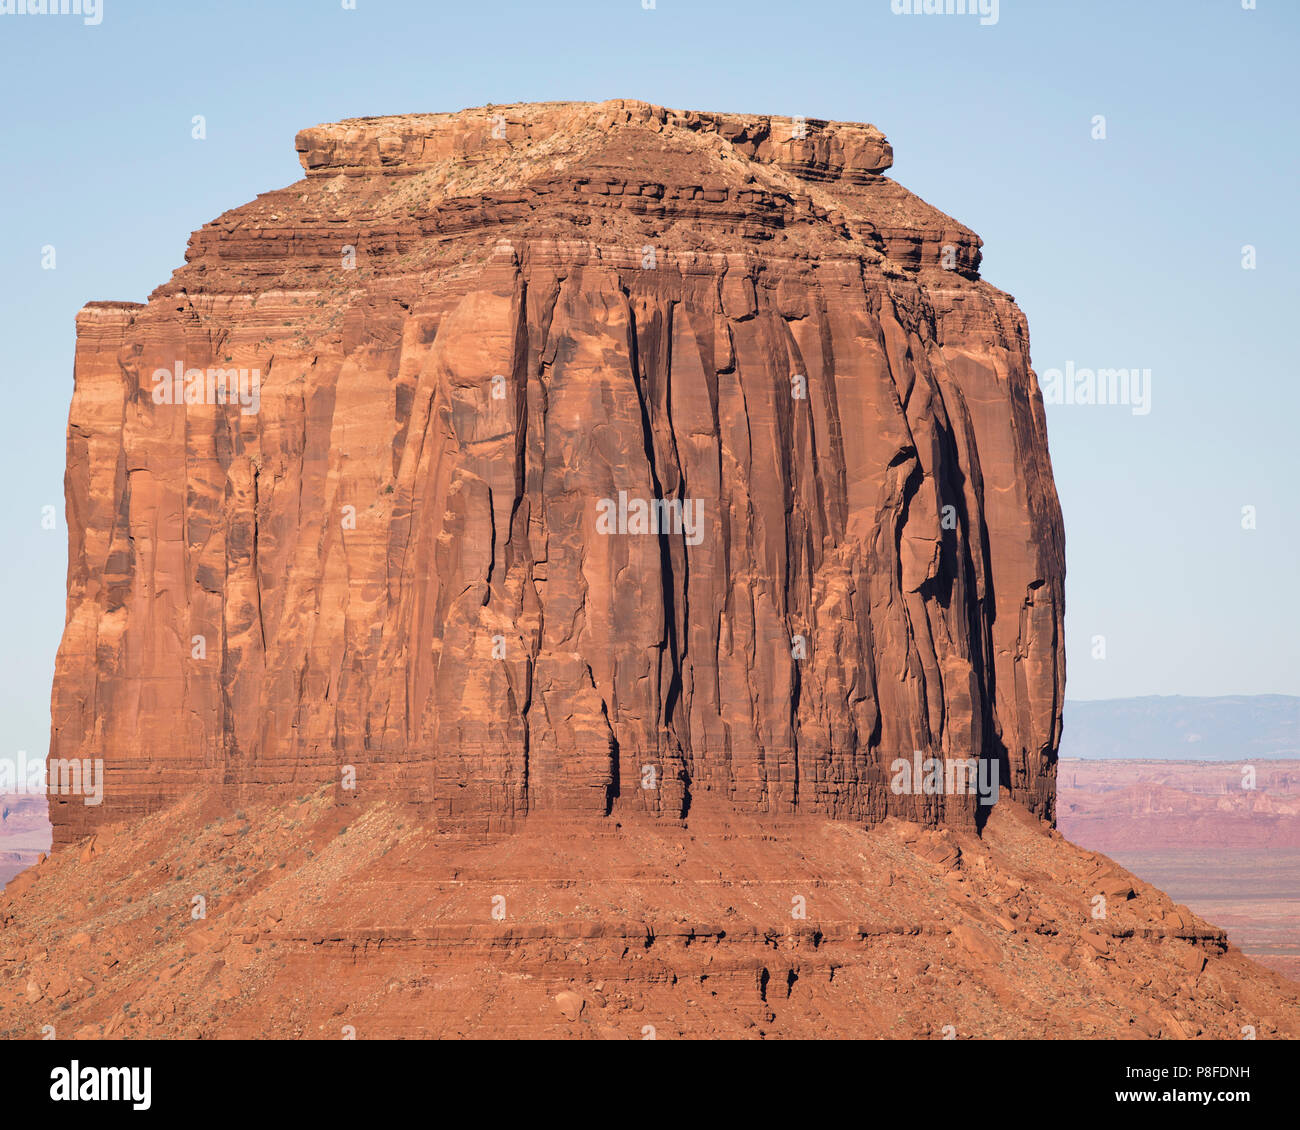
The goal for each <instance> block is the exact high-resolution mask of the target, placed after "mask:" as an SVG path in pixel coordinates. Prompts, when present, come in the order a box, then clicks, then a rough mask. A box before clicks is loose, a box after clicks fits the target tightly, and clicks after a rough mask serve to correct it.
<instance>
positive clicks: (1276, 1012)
mask: <svg viewBox="0 0 1300 1130" xmlns="http://www.w3.org/2000/svg"><path fill="white" fill-rule="evenodd" d="M689 824H690V828H689V830H685V829H683V828H681V827H680V826H677V825H675V824H672V823H669V822H667V821H662V820H657V821H656V820H648V819H635V820H629V821H619V820H609V819H603V818H600V817H590V816H586V817H575V816H573V815H571V814H564V815H562V816H557V817H544V816H542V817H536V818H530V819H529V820H527V821H522V822H521V825H522V826H521V827H520V828H519V829H518V830H516V831H515V832H513V833H493V834H487V835H484V834H481V833H477V834H466V833H455V832H446V831H440V830H439V829H438V828H436V827H435V826H433V825H432V824H431V823H430V822H429V821H425V820H417V819H412V813H411V810H410V807H409V806H407V805H403V804H401V803H400V802H398V801H395V800H391V799H383V800H375V801H369V802H366V801H361V800H357V801H355V802H352V803H346V804H340V803H338V802H337V800H336V798H335V796H334V793H333V789H332V788H331V787H328V786H324V787H322V788H321V789H319V790H318V791H317V792H316V793H314V794H312V795H310V796H303V797H300V798H291V799H289V800H287V801H286V802H284V803H282V804H272V803H271V802H269V801H263V802H261V803H254V804H250V805H249V806H248V807H247V809H245V810H241V811H240V812H238V813H235V814H230V813H229V812H228V809H227V806H226V803H225V800H224V798H223V797H222V796H221V795H220V791H219V790H204V791H202V792H200V793H197V794H195V795H192V796H189V797H187V798H185V799H184V800H183V801H181V802H179V803H177V804H175V805H172V806H170V807H169V808H167V809H165V810H163V811H160V812H158V813H156V814H154V815H152V816H148V817H144V818H142V819H140V820H137V821H135V822H133V823H130V824H126V825H121V826H117V827H106V828H102V829H101V830H100V831H99V832H98V833H97V834H96V835H95V836H94V837H92V838H89V839H87V840H86V842H85V843H83V844H82V845H81V846H80V847H79V848H73V849H68V850H64V851H60V852H56V853H54V855H53V856H52V857H51V858H50V859H48V860H47V861H46V862H44V863H43V864H41V865H40V866H39V867H36V868H34V869H32V870H30V871H28V872H26V873H24V874H23V875H21V876H20V877H19V878H18V879H16V880H15V881H14V882H13V883H11V884H10V886H9V888H8V889H7V890H6V891H5V892H4V893H3V895H0V943H2V944H0V1036H3V1037H6V1038H14V1039H33V1040H37V1039H41V1038H42V1036H43V1035H48V1032H47V1027H53V1029H54V1033H55V1035H56V1036H57V1037H59V1038H69V1037H72V1038H81V1039H88V1038H98V1037H108V1038H111V1039H126V1038H141V1037H144V1038H148V1037H176V1036H181V1037H191V1038H203V1039H229V1038H240V1037H243V1038H252V1039H264V1038H314V1039H344V1038H348V1037H349V1036H354V1037H355V1038H356V1039H359V1040H366V1039H384V1038H420V1037H448V1038H454V1037H544V1038H553V1037H560V1038H574V1039H634V1040H641V1039H647V1038H651V1037H653V1038H656V1039H671V1038H677V1037H688V1038H690V1037H732V1038H780V1037H822V1038H825V1037H828V1036H837V1037H842V1038H847V1037H859V1038H880V1037H898V1038H917V1039H927V1038H928V1039H935V1040H941V1039H948V1038H952V1039H959V1040H963V1039H972V1038H996V1037H1018V1038H1022V1039H1077V1038H1080V1037H1096V1038H1129V1039H1148V1038H1151V1039H1196V1038H1200V1039H1218V1040H1234V1041H1235V1040H1239V1039H1241V1038H1243V1036H1247V1035H1252V1034H1253V1035H1254V1036H1255V1037H1256V1038H1258V1039H1276V1038H1291V1039H1295V1038H1297V1037H1300V986H1297V985H1295V984H1292V983H1289V982H1286V981H1284V980H1283V979H1282V978H1281V977H1279V976H1278V975H1277V974H1275V973H1271V972H1269V971H1267V970H1264V969H1261V968H1260V967H1259V966H1258V965H1256V964H1254V963H1253V962H1251V961H1249V960H1247V959H1246V958H1245V957H1243V956H1242V955H1241V954H1240V953H1239V952H1238V951H1237V950H1236V949H1235V948H1234V947H1233V946H1231V945H1229V944H1228V941H1227V939H1226V938H1225V936H1224V934H1223V931H1222V930H1219V929H1217V928H1215V927H1214V926H1211V925H1209V924H1208V923H1206V922H1204V921H1202V920H1201V919H1200V918H1198V917H1197V916H1196V915H1195V914H1193V913H1192V912H1191V911H1189V910H1188V909H1187V908H1186V907H1184V906H1177V905H1175V904H1174V902H1173V900H1171V899H1170V898H1169V897H1168V896H1167V895H1164V894H1162V893H1161V892H1159V891H1157V890H1154V889H1153V888H1151V887H1150V886H1148V885H1147V884H1145V883H1143V882H1142V881H1141V880H1139V879H1137V878H1135V877H1134V876H1133V875H1130V874H1128V873H1127V872H1126V871H1124V870H1123V868H1121V867H1119V866H1117V865H1116V864H1115V863H1114V862H1112V861H1111V860H1109V859H1107V858H1105V857H1104V856H1099V855H1096V854H1094V853H1092V852H1086V851H1083V850H1082V849H1080V848H1077V847H1075V846H1073V845H1072V844H1070V843H1068V842H1066V841H1065V840H1064V839H1063V838H1062V837H1061V836H1060V834H1059V833H1057V832H1056V831H1054V830H1053V829H1051V828H1050V827H1049V826H1048V825H1047V824H1045V823H1044V822H1042V821H1040V820H1039V819H1037V818H1036V817H1034V816H1031V815H1030V814H1029V813H1028V812H1027V811H1026V810H1025V809H1023V808H1022V807H1021V806H1020V805H1019V804H1018V803H1016V802H1014V801H1005V800H1004V801H1003V802H1002V803H999V804H998V805H997V806H996V807H995V808H994V810H993V813H992V815H991V817H990V819H989V820H988V822H987V824H986V826H985V827H984V829H983V830H982V834H979V835H976V834H975V833H974V832H972V831H969V830H961V829H955V830H954V829H949V828H925V827H923V826H920V825H918V824H916V823H913V822H906V821H900V820H896V819H888V820H886V821H883V822H881V823H879V824H877V825H875V826H873V827H872V828H870V829H867V828H863V827H861V826H858V825H856V824H854V823H851V822H849V821H832V820H826V819H817V818H813V817H807V816H795V817H791V818H774V817H767V816H764V817H755V816H736V815H726V816H724V815H722V814H719V816H718V818H717V819H716V820H705V819H701V818H699V817H697V816H692V818H691V819H690V821H689ZM557 825H558V826H557ZM1099 899H1100V900H1102V901H1100V902H1099V901H1098V900H1099ZM199 900H201V901H199ZM1099 909H1101V910H1104V912H1105V913H1104V916H1102V917H1098V910H1099ZM200 912H201V915H200Z"/></svg>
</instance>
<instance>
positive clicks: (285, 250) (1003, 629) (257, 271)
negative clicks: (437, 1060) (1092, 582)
mask: <svg viewBox="0 0 1300 1130" xmlns="http://www.w3.org/2000/svg"><path fill="white" fill-rule="evenodd" d="M297 148H298V151H299V154H300V156H301V158H302V162H303V165H304V168H305V170H306V177H305V179H303V180H302V181H299V182H298V183H296V184H293V185H291V186H289V187H288V188H285V189H282V190H280V191H277V192H271V193H267V194H265V195H262V196H259V197H258V198H257V200H255V201H253V202H252V203H250V204H247V205H244V206H243V207H240V208H236V209H235V210H233V211H231V212H229V213H227V214H226V215H224V216H222V217H220V218H219V219H217V220H216V221H214V222H213V223H211V224H208V225H206V226H205V227H204V228H202V229H201V230H199V231H198V232H196V233H195V234H194V236H193V238H192V239H191V242H190V246H189V250H188V252H187V254H186V265H185V266H184V267H182V268H181V269H180V270H178V271H177V272H176V273H175V275H174V276H173V277H172V279H171V281H170V282H168V283H166V284H165V285H163V286H162V287H160V288H159V289H158V290H157V291H155V292H154V293H153V295H151V296H150V299H149V301H148V303H146V304H144V305H136V304H130V303H92V304H91V305H90V306H88V307H86V309H85V310H83V311H82V313H81V314H80V316H79V318H78V344H77V361H76V387H75V392H74V395H73V402H72V408H71V413H70V419H69V427H68V472H67V509H68V525H69V530H70V557H69V578H68V589H69V593H68V621H67V628H66V631H65V634H64V638H63V642H62V646H61V648H60V651H59V657H58V665H57V672H56V677H55V686H54V695H53V736H52V750H51V753H52V756H53V757H55V758H60V759H90V760H92V761H94V760H102V762H103V767H104V796H103V803H102V804H100V805H93V806H92V805H86V804H84V803H81V799H80V798H78V797H77V796H75V795H60V796H55V797H52V798H51V819H52V821H53V823H54V827H55V840H56V843H67V842H69V841H71V840H74V839H77V838H79V837H81V836H84V835H86V834H87V833H89V832H91V831H93V830H94V829H95V828H97V827H99V826H101V825H104V824H106V823H111V822H113V821H117V820H122V819H124V818H128V817H135V816H139V815H143V814H146V813H149V812H151V811H154V810H156V809H158V808H159V807H161V806H163V805H165V804H167V803H168V802H170V801H173V800H175V799H177V798H179V797H181V796H183V795H185V794H186V793H188V792H190V791H191V790H194V789H196V788H200V787H209V786H211V787H219V788H221V789H224V790H225V795H226V796H227V797H228V799H229V802H230V803H231V804H232V805H236V804H238V803H240V802H241V801H242V800H246V799H248V798H249V797H257V798H261V797H263V796H265V795H266V794H267V792H268V790H271V791H274V790H284V791H289V790H297V791H298V792H301V791H303V790H304V789H306V788H309V787H310V788H314V787H316V786H317V785H318V784H320V783H322V782H336V783H340V787H345V786H346V785H348V784H350V783H351V777H350V775H355V783H356V791H357V792H358V793H360V794H363V795H364V794H369V795H370V796H375V795H384V796H392V797H400V798H403V799H408V800H411V801H414V802H416V803H419V804H421V805H423V806H424V807H425V809H426V811H427V812H428V813H429V814H431V815H432V816H434V817H436V818H437V820H438V821H440V822H441V824H440V826H444V827H453V826H455V827H469V826H478V827H506V826H509V825H512V823H513V822H514V821H515V820H516V819H517V818H518V817H521V816H524V815H525V814H541V813H557V812H564V813H572V814H575V815H590V816H595V817H600V816H601V815H602V814H617V815H619V816H621V817H623V816H631V815H634V814H637V813H645V814H649V815H657V816H660V817H665V818H670V819H679V818H681V817H683V816H685V815H688V814H693V813H698V812H701V811H717V812H723V811H726V812H738V813H742V814H763V815H765V816H770V817H775V816H784V815H790V814H814V815H823V816H829V817H835V818H844V819H852V820H856V821H862V822H868V823H875V822H878V821H880V820H881V819H883V818H885V817H886V816H887V815H891V814H894V815H900V816H905V817H908V818H910V819H916V820H921V821H925V822H929V823H942V824H949V825H953V826H958V827H968V826H971V825H972V824H974V823H976V822H977V820H978V819H979V812H978V810H977V804H976V798H975V797H973V796H970V795H966V794H965V793H961V794H959V795H951V794H950V795H944V794H937V795H926V794H924V793H922V794H919V795H918V794H912V793H902V794H900V793H898V792H896V791H894V790H893V789H891V787H890V781H891V769H890V766H891V764H892V763H893V762H894V761H895V759H897V758H900V757H901V758H907V759H909V760H910V759H911V758H912V756H913V751H917V750H919V751H922V752H923V754H924V755H925V756H926V757H934V758H938V759H945V760H949V761H956V760H963V759H968V758H974V759H978V760H980V761H983V762H988V763H991V764H995V765H997V766H998V768H999V772H1000V780H1001V784H1002V789H1003V795H1004V796H1006V795H1008V793H1009V795H1010V796H1012V797H1013V798H1015V799H1017V800H1020V801H1022V802H1023V803H1024V804H1025V805H1026V806H1027V807H1028V808H1029V809H1030V810H1032V811H1033V812H1035V813H1037V814H1038V815H1039V816H1040V817H1042V818H1044V819H1050V818H1051V817H1052V813H1053V796H1054V772H1055V769H1054V767H1055V751H1056V746H1057V742H1058V738H1059V729H1060V706H1061V690H1062V685H1063V662H1064V660H1063V648H1062V638H1061V624H1062V607H1063V590H1062V584H1063V572H1064V550H1063V535H1062V530H1061V522H1060V514H1059V509H1058V505H1057V500H1056V495H1055V491H1054V488H1053V485H1052V480H1051V471H1050V464H1049V460H1048V455H1047V440H1046V432H1045V426H1044V418H1043V409H1042V402H1041V398H1040V395H1039V392H1038V389H1037V385H1036V381H1035V379H1034V376H1033V374H1032V372H1031V371H1030V367H1029V353H1028V335H1027V329H1026V325H1025V320H1024V317H1023V316H1022V314H1021V313H1020V311H1019V310H1018V309H1017V308H1016V306H1015V304H1014V302H1013V301H1012V299H1011V298H1010V296H1008V295H1006V294H1004V293H1002V292H1000V291H998V290H996V289H995V288H993V287H991V286H989V285H988V284H986V283H984V282H983V281H982V280H981V279H980V278H979V276H978V269H979V247H980V241H979V239H978V237H977V236H975V235H974V233H972V232H971V231H969V230H968V229H966V228H965V227H963V226H962V225H961V224H959V223H957V222H956V221H954V220H952V219H950V218H948V217H946V216H944V215H942V214H941V213H939V212H937V211H936V210H935V209H933V208H931V207H929V206H928V205H926V204H924V203H923V202H921V201H920V200H918V199H917V198H916V197H914V196H912V195H911V194H909V193H907V192H906V191H905V190H904V189H902V188H901V187H899V186H898V185H897V184H895V183H893V182H892V181H890V180H888V179H887V178H885V177H884V176H882V175H881V174H882V173H883V171H884V170H885V169H886V168H887V167H888V166H889V163H890V158H891V151H890V148H889V145H888V143H887V142H886V141H885V139H884V137H883V136H882V135H881V134H880V133H879V131H877V130H875V129H874V128H872V127H870V126H862V125H852V124H846V123H837V122H822V121H816V120H811V119H810V120H807V121H802V120H791V119H778V118H765V117H739V116H729V115H718V114H694V113H681V112H677V111H670V110H664V109H662V108H659V107H655V106H650V105H647V104H644V103H636V102H607V103H600V104H595V105H586V104H545V105H540V106H506V107H487V108H484V109H480V110H472V111H465V112H463V113H460V114H450V115H423V116H410V117H398V118H380V119H359V120H354V121H348V122H343V123H339V124H338V125H333V126H321V127H317V128H315V129H310V130H305V131H304V132H303V133H302V134H300V135H299V138H298V142H297ZM172 375H174V376H172ZM160 376H161V377H164V378H166V379H160ZM647 511H648V513H649V515H650V517H648V518H647V519H646V521H647V522H652V523H654V524H653V525H651V526H648V527H644V528H645V529H648V530H649V531H650V532H643V527H642V526H641V524H640V522H641V518H642V514H643V512H647Z"/></svg>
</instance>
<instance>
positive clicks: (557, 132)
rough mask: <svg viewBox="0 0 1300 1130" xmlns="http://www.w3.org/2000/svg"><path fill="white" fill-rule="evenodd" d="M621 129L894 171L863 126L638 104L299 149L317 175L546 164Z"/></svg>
mask: <svg viewBox="0 0 1300 1130" xmlns="http://www.w3.org/2000/svg"><path fill="white" fill-rule="evenodd" d="M618 130H628V131H629V132H633V133H639V134H647V133H648V134H660V135H667V136H669V137H672V138H674V139H676V140H678V141H689V140H691V139H694V140H695V141H697V142H702V143H704V144H706V145H707V144H709V143H710V142H712V143H715V144H716V142H717V141H719V140H720V141H722V142H725V143H727V144H728V145H729V146H730V147H731V148H732V149H733V150H734V151H735V152H736V153H737V154H738V155H740V156H742V157H745V158H748V159H750V160H752V161H755V162H758V163H761V164H772V165H777V166H780V167H781V168H783V169H786V170H787V171H789V172H793V173H796V174H797V175H800V176H806V177H807V178H808V179H813V180H823V181H826V180H830V181H833V180H840V179H845V180H850V181H861V180H863V179H866V178H869V177H874V176H878V175H879V174H880V173H882V172H884V170H885V169H887V168H889V167H890V165H891V164H892V163H893V150H892V149H891V147H890V145H889V142H888V141H887V140H886V138H885V135H884V134H883V133H881V131H880V130H878V129H877V128H876V127H875V126H872V125H867V124H865V123H858V122H835V121H826V120H823V119H820V118H803V117H797V116H796V117H780V116H773V115H759V114H752V115H743V114H720V113H707V112H699V111H694V110H672V109H667V108H665V107H663V106H656V105H653V104H652V103H649V102H640V101H636V100H630V99H614V100H611V101H607V102H526V103H515V104H512V105H503V106H496V105H488V106H480V107H476V108H474V109H467V110H460V111H457V112H455V113H438V114H397V115H393V116H390V117H375V118H348V119H345V120H343V121H341V122H335V123H333V124H328V125H319V126H313V127H311V128H309V129H305V130H303V131H301V132H300V133H299V134H298V137H297V140H296V148H297V150H298V155H299V158H300V160H301V161H302V165H303V168H304V169H305V170H306V171H307V173H308V175H309V176H310V175H321V174H337V173H339V172H342V171H344V170H361V169H376V168H377V169H393V168H403V167H405V168H420V167H428V166H431V165H436V164H438V163H440V162H445V161H448V160H457V159H460V160H474V159H490V157H491V156H492V151H493V150H494V149H495V150H497V151H501V150H505V151H513V152H515V153H518V152H519V151H520V150H521V149H522V150H526V151H529V152H530V153H535V155H536V156H537V157H539V158H546V157H548V156H550V155H552V154H560V153H566V152H569V153H571V152H572V151H573V150H575V149H578V150H582V149H585V148H587V147H589V146H591V145H593V144H595V143H598V142H600V141H601V140H605V141H607V140H608V137H609V134H610V133H611V131H618Z"/></svg>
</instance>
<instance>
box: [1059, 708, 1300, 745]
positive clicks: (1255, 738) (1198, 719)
mask: <svg viewBox="0 0 1300 1130" xmlns="http://www.w3.org/2000/svg"><path fill="white" fill-rule="evenodd" d="M1060 756H1061V757H1062V758H1081V759H1128V760H1161V761H1170V760H1177V761H1244V760H1249V759H1251V758H1275V757H1300V697H1296V696H1293V695H1280V694H1264V695H1224V696H1221V697H1217V698H1197V697H1193V696H1188V695H1147V696H1144V697H1141V698H1112V699H1097V700H1093V701H1077V700H1069V699H1067V700H1066V703H1065V714H1064V733H1063V734H1062V737H1061V752H1060Z"/></svg>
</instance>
